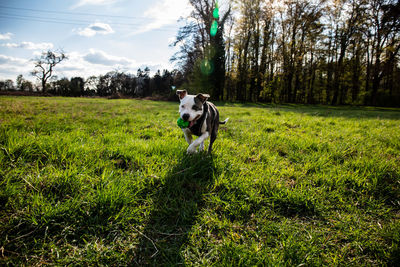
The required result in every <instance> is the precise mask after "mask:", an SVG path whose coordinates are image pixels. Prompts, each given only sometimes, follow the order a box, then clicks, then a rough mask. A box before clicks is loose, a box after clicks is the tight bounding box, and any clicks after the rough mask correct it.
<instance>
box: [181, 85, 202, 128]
mask: <svg viewBox="0 0 400 267" xmlns="http://www.w3.org/2000/svg"><path fill="white" fill-rule="evenodd" d="M176 94H177V95H178V96H179V100H180V101H181V103H180V105H179V114H180V117H181V118H182V119H183V120H184V121H189V122H194V121H195V120H197V119H198V118H200V117H201V115H202V114H203V104H204V102H206V101H207V99H208V98H209V97H210V96H209V95H207V94H197V95H189V94H188V93H187V91H186V90H177V91H176Z"/></svg>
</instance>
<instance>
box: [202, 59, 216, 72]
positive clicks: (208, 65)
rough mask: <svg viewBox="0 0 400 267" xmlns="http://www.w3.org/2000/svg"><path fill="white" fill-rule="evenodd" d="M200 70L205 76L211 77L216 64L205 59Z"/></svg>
mask: <svg viewBox="0 0 400 267" xmlns="http://www.w3.org/2000/svg"><path fill="white" fill-rule="evenodd" d="M200 70H201V72H202V73H203V74H204V75H210V74H211V73H212V72H213V71H214V64H213V63H212V61H210V60H208V59H203V61H202V62H201V65H200Z"/></svg>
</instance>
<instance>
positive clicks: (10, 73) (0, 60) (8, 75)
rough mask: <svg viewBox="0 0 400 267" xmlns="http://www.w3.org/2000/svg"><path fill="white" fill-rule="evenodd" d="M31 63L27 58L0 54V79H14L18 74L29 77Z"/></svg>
mask: <svg viewBox="0 0 400 267" xmlns="http://www.w3.org/2000/svg"><path fill="white" fill-rule="evenodd" d="M32 68H33V65H31V64H30V62H29V60H28V59H24V58H18V57H10V56H6V55H0V77H1V79H2V80H3V79H15V77H16V76H17V75H19V74H24V76H27V77H29V72H30V71H31V70H32Z"/></svg>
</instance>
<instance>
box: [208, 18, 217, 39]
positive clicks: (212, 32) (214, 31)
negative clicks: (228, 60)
mask: <svg viewBox="0 0 400 267" xmlns="http://www.w3.org/2000/svg"><path fill="white" fill-rule="evenodd" d="M217 31H218V22H217V21H216V20H214V21H213V23H212V24H211V29H210V35H211V36H215V35H216V34H217Z"/></svg>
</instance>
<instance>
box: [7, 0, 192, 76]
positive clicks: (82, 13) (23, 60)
mask: <svg viewBox="0 0 400 267" xmlns="http://www.w3.org/2000/svg"><path fill="white" fill-rule="evenodd" d="M190 11H191V9H190V5H189V4H188V1H187V0H67V1H56V0H52V1H51V0H41V1H35V0H30V1H27V0H8V1H5V0H2V1H0V80H4V79H13V80H15V78H16V76H17V75H18V74H23V75H24V77H25V78H26V79H29V80H34V78H33V77H32V76H30V74H29V73H30V71H32V70H33V67H34V66H33V62H32V61H31V60H32V59H33V58H35V57H37V56H38V55H40V53H41V52H42V51H44V50H47V49H52V50H56V49H62V50H64V51H65V52H66V53H67V55H68V57H69V59H68V60H67V61H65V62H62V63H60V65H58V66H57V67H56V68H55V75H57V76H58V77H59V78H61V77H68V78H71V77H74V76H81V77H85V78H87V77H89V76H90V75H99V74H105V73H107V72H108V71H112V70H119V71H124V72H129V73H134V74H136V71H137V69H138V68H144V66H148V67H150V69H151V71H152V72H153V73H154V72H155V71H157V70H158V69H160V70H163V69H170V70H171V69H172V68H173V67H174V66H173V64H171V63H170V62H169V59H170V58H171V56H172V55H173V54H174V53H175V52H176V50H177V48H173V47H170V46H169V45H170V44H171V43H172V42H173V40H174V37H175V36H176V34H177V32H178V28H179V27H180V26H182V25H183V23H184V22H178V19H179V18H180V17H186V16H188V14H189V13H190Z"/></svg>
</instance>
